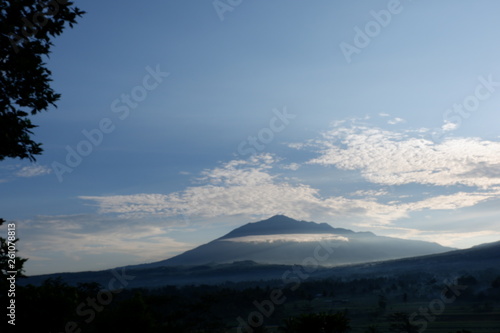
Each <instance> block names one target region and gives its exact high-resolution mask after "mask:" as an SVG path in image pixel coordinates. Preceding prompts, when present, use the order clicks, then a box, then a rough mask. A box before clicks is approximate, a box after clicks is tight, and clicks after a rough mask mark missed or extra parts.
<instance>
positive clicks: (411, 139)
mask: <svg viewBox="0 0 500 333" xmlns="http://www.w3.org/2000/svg"><path fill="white" fill-rule="evenodd" d="M428 134H429V133H425V132H422V131H417V132H414V131H413V132H410V131H406V132H395V131H387V130H384V129H381V128H377V127H370V126H365V125H356V124H353V125H352V126H349V127H347V126H346V127H335V128H333V129H331V130H329V131H327V132H325V133H323V135H322V137H321V138H320V139H318V140H314V141H311V142H309V144H308V145H304V144H302V145H299V146H295V147H298V148H305V147H307V148H309V149H313V150H315V151H316V152H317V153H318V155H319V156H318V157H316V158H313V159H311V160H309V161H308V163H310V164H317V165H323V166H335V167H337V168H339V169H342V170H359V171H360V172H361V175H362V176H363V177H364V178H365V179H366V180H367V181H369V182H371V183H376V184H383V185H403V184H411V183H415V184H426V185H437V186H452V185H465V186H471V187H475V188H480V189H492V188H494V187H496V186H499V185H500V176H499V174H498V172H491V171H492V170H496V169H497V168H498V165H500V142H497V141H489V140H482V139H479V138H458V137H457V138H448V139H446V140H445V141H443V142H441V143H435V142H433V141H431V140H430V139H429V138H427V137H426V136H428ZM292 147H293V146H292Z"/></svg>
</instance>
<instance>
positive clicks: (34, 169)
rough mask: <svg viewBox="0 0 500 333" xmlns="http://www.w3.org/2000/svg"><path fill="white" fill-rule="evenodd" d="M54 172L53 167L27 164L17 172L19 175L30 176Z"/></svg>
mask: <svg viewBox="0 0 500 333" xmlns="http://www.w3.org/2000/svg"><path fill="white" fill-rule="evenodd" d="M51 172H52V169H51V168H49V167H46V166H43V165H29V166H25V167H23V168H22V169H20V170H19V171H17V172H16V173H15V175H16V176H18V177H24V178H30V177H37V176H43V175H48V174H50V173H51Z"/></svg>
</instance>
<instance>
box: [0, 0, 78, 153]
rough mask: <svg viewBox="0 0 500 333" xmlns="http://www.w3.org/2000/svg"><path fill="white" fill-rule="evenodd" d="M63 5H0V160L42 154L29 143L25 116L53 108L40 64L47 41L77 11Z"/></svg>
mask: <svg viewBox="0 0 500 333" xmlns="http://www.w3.org/2000/svg"><path fill="white" fill-rule="evenodd" d="M72 5H73V3H72V2H69V1H65V0H50V1H49V0H19V1H7V0H0V160H3V159H5V158H20V159H24V158H28V159H30V160H31V161H34V160H35V155H39V154H41V152H42V148H41V143H38V142H35V141H33V140H32V139H31V135H32V134H33V132H32V129H33V128H35V127H37V126H36V125H34V124H33V123H32V122H31V120H30V119H29V118H28V116H29V115H30V114H31V115H34V114H36V113H39V112H41V111H45V110H47V109H48V108H49V106H51V105H53V106H56V104H55V103H56V101H57V100H58V99H59V98H60V95H59V94H57V93H56V92H54V90H53V89H52V88H51V87H50V82H51V81H52V79H51V74H52V73H51V71H50V70H49V69H48V68H47V67H46V64H45V63H44V62H43V61H44V60H43V57H44V56H48V55H49V53H50V47H51V46H52V45H53V44H52V41H51V39H52V38H54V37H56V36H58V35H60V34H61V33H62V32H63V30H64V28H65V27H66V24H69V26H70V27H73V24H75V23H76V18H77V17H78V16H81V15H83V14H84V12H83V11H81V10H80V9H78V8H76V7H72Z"/></svg>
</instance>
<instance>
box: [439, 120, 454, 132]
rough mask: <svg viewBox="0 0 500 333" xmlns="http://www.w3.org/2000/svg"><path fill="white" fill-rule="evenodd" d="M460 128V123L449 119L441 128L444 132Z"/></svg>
mask: <svg viewBox="0 0 500 333" xmlns="http://www.w3.org/2000/svg"><path fill="white" fill-rule="evenodd" d="M457 128H458V123H452V122H449V121H446V122H445V123H444V125H443V126H441V129H442V130H443V131H444V132H449V131H454V130H456V129H457Z"/></svg>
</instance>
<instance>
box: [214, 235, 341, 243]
mask: <svg viewBox="0 0 500 333" xmlns="http://www.w3.org/2000/svg"><path fill="white" fill-rule="evenodd" d="M221 241H226V242H241V243H279V242H297V243H305V242H319V241H339V242H348V241H349V238H347V237H344V236H339V235H334V234H276V235H257V236H243V237H234V238H224V239H221Z"/></svg>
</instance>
